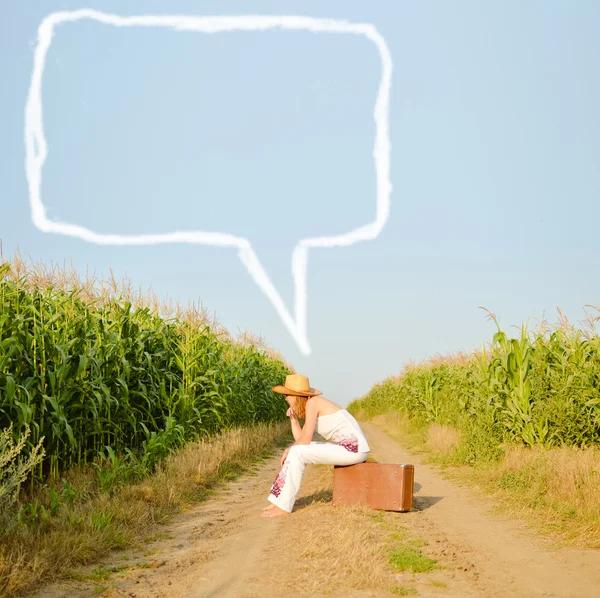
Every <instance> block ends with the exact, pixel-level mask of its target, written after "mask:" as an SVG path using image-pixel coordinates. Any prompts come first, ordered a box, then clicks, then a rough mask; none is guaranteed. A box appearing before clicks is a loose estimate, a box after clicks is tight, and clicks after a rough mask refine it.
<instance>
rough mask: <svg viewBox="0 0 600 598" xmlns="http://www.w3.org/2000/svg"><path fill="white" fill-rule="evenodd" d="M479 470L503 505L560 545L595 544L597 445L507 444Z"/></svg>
mask: <svg viewBox="0 0 600 598" xmlns="http://www.w3.org/2000/svg"><path fill="white" fill-rule="evenodd" d="M482 475H484V476H485V479H484V482H485V486H486V487H487V488H489V489H491V490H493V491H494V494H495V496H496V497H497V498H499V499H500V500H501V502H502V504H503V506H504V508H505V509H510V510H511V512H512V511H514V510H515V508H516V510H518V511H519V512H520V514H521V515H522V516H524V517H525V518H527V519H528V520H529V521H531V522H532V523H533V524H534V525H535V526H536V527H538V528H539V529H540V530H541V531H544V532H545V533H547V534H550V536H551V537H553V538H555V539H557V540H559V541H561V543H563V544H566V545H571V546H579V547H585V548H600V449H598V448H585V449H581V448H575V447H560V448H558V447H557V448H551V449H543V448H535V449H527V448H525V447H508V448H507V449H506V452H505V455H504V458H503V459H502V461H501V462H500V463H498V464H497V465H495V466H493V467H492V468H490V469H489V470H487V471H484V472H483V473H482ZM478 477H479V476H478ZM515 494H517V495H518V496H519V499H518V501H515ZM515 502H517V504H516V505H515Z"/></svg>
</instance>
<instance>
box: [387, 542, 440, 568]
mask: <svg viewBox="0 0 600 598" xmlns="http://www.w3.org/2000/svg"><path fill="white" fill-rule="evenodd" d="M389 562H390V565H391V566H392V567H393V568H394V569H396V570H397V571H412V572H413V573H428V572H429V571H432V570H433V569H435V563H436V562H435V561H434V560H433V559H430V558H429V557H428V556H426V555H424V554H423V553H422V552H421V551H420V550H419V549H418V548H417V547H416V546H415V545H414V544H412V545H411V544H405V545H400V546H396V547H395V548H394V549H393V550H392V551H391V552H390V555H389Z"/></svg>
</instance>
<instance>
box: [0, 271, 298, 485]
mask: <svg viewBox="0 0 600 598" xmlns="http://www.w3.org/2000/svg"><path fill="white" fill-rule="evenodd" d="M58 286H59V287H60V285H58ZM289 371H290V370H289V368H288V366H287V365H286V364H284V363H283V362H282V361H281V360H279V359H277V358H276V357H272V356H270V355H269V354H268V353H267V352H265V351H264V350H263V349H262V348H260V347H255V346H253V345H251V344H248V343H240V342H235V341H233V340H232V339H231V338H228V337H225V338H224V337H223V335H222V334H219V333H217V332H216V331H214V330H213V329H212V328H211V327H210V326H209V325H208V324H206V323H205V322H198V321H195V320H194V319H190V320H189V321H186V320H185V319H179V318H171V319H166V318H162V317H160V316H159V315H157V313H156V310H152V309H150V308H149V307H143V306H138V307H134V306H133V305H132V303H131V302H130V301H126V300H125V301H124V300H121V299H120V298H118V297H114V298H111V299H108V300H107V299H106V298H103V299H102V300H100V298H97V299H95V298H93V297H90V296H89V293H87V294H86V293H84V292H82V288H77V287H76V286H75V287H73V288H71V289H65V288H55V286H53V285H52V284H46V285H44V286H36V285H32V284H31V281H30V280H28V278H27V276H26V275H25V274H22V275H20V274H18V275H15V272H14V268H13V270H12V271H11V266H10V265H9V264H8V263H5V264H3V265H0V430H2V429H6V428H9V427H10V426H11V425H12V432H13V434H14V436H15V438H20V437H21V436H22V435H23V433H24V432H25V430H26V429H29V430H30V433H29V437H28V446H30V447H35V446H37V444H38V443H39V442H40V440H41V439H43V448H44V451H45V458H44V461H43V464H42V466H40V468H39V469H40V473H44V474H47V473H50V474H57V473H58V472H59V471H62V470H64V469H66V468H69V467H72V466H75V465H81V464H84V463H89V462H91V461H93V460H94V458H95V457H97V456H98V455H99V454H103V452H104V451H106V450H108V451H109V452H110V454H112V455H114V454H129V455H131V456H134V455H136V456H144V457H145V458H148V459H151V460H153V461H155V460H157V459H160V457H161V456H163V455H164V454H166V453H168V452H170V451H171V450H172V449H173V447H176V446H181V445H182V444H183V443H185V442H186V441H188V440H192V439H197V438H199V437H203V436H207V435H211V434H215V433H217V432H219V431H220V430H223V429H226V428H229V427H232V426H240V425H246V424H252V423H255V422H267V421H274V420H277V419H281V418H283V417H284V415H285V407H286V405H285V402H284V401H281V400H277V397H276V395H274V393H273V392H272V391H271V390H270V389H271V387H272V386H273V385H275V384H278V383H280V382H281V381H282V379H283V378H284V376H285V375H286V374H287V373H289Z"/></svg>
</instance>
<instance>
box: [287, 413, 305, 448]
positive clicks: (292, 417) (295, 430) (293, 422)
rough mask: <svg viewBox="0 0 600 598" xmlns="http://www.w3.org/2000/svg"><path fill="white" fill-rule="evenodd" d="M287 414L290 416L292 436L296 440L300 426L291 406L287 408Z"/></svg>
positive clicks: (300, 429)
mask: <svg viewBox="0 0 600 598" xmlns="http://www.w3.org/2000/svg"><path fill="white" fill-rule="evenodd" d="M287 416H288V417H289V418H290V425H291V426H292V435H293V436H294V440H298V438H300V435H301V434H302V427H301V426H300V422H299V421H298V416H297V415H296V413H295V411H294V410H293V409H292V408H291V407H290V408H289V409H288V412H287Z"/></svg>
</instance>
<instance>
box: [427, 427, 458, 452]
mask: <svg viewBox="0 0 600 598" xmlns="http://www.w3.org/2000/svg"><path fill="white" fill-rule="evenodd" d="M459 444H460V434H459V433H458V431H457V430H456V429H455V428H452V427H450V426H442V425H440V424H431V425H430V426H429V428H428V429H427V440H426V441H425V447H426V449H427V450H428V451H431V452H432V453H438V454H440V455H444V456H449V455H451V454H452V453H453V452H454V451H455V450H456V449H457V448H458V445H459Z"/></svg>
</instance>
